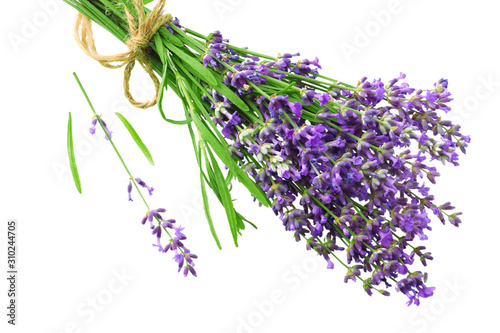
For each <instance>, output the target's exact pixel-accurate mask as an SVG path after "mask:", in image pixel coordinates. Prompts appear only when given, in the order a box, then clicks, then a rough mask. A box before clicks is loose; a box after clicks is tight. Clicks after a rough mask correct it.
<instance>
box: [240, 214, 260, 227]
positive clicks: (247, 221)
mask: <svg viewBox="0 0 500 333" xmlns="http://www.w3.org/2000/svg"><path fill="white" fill-rule="evenodd" d="M236 215H238V217H239V218H241V219H242V220H243V221H245V222H246V223H248V224H250V225H251V226H252V227H254V228H255V229H258V228H257V226H256V225H255V224H253V223H252V222H250V221H249V220H247V219H246V218H245V217H244V216H243V215H241V214H240V213H238V212H236Z"/></svg>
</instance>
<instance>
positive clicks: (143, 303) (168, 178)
mask: <svg viewBox="0 0 500 333" xmlns="http://www.w3.org/2000/svg"><path fill="white" fill-rule="evenodd" d="M167 8H168V11H170V12H171V13H173V14H174V15H176V16H178V17H179V18H180V19H181V23H182V24H183V25H186V26H188V27H191V28H193V29H194V30H197V31H200V32H203V33H208V32H211V31H213V30H215V29H220V30H222V32H223V33H224V35H225V36H226V37H228V38H230V39H231V42H232V43H234V44H236V45H241V46H249V47H250V48H251V49H253V50H256V51H261V52H263V53H268V54H271V55H276V54H277V53H278V52H296V51H300V52H301V53H302V55H303V56H304V57H310V58H313V57H314V56H318V57H319V58H320V60H321V64H322V65H323V68H324V70H323V73H324V74H326V75H329V76H332V77H334V78H337V79H341V80H343V81H346V82H350V83H356V82H357V80H358V79H359V78H361V77H362V76H364V75H366V76H368V77H369V78H374V79H377V78H379V77H380V78H382V79H383V80H384V81H388V80H390V79H391V78H393V77H395V76H397V75H398V74H399V72H400V71H403V72H404V73H406V74H407V82H409V83H410V84H411V85H412V86H413V87H417V88H431V87H432V84H433V83H434V82H436V81H437V80H438V79H440V78H441V77H445V78H448V79H449V82H450V85H449V89H450V90H451V92H452V93H453V96H454V98H455V101H454V102H453V103H452V107H453V108H454V111H453V112H452V113H450V114H449V116H450V117H451V118H453V120H454V121H458V122H460V124H462V125H463V131H464V132H465V133H468V134H470V135H471V136H472V143H471V146H470V149H469V151H468V154H467V155H466V156H462V159H461V166H460V167H458V168H453V167H446V168H441V172H442V177H441V178H440V179H439V181H438V184H437V186H434V187H433V189H432V192H433V193H434V194H435V195H436V197H437V200H438V201H439V202H446V201H451V202H452V203H453V204H455V205H456V206H457V207H458V209H460V210H462V211H463V212H464V215H463V225H462V226H461V227H460V228H458V229H457V228H455V227H453V226H451V225H446V226H443V225H441V224H440V223H439V222H438V221H434V224H433V227H434V230H433V231H432V233H431V235H430V236H431V237H430V240H428V241H427V242H426V243H425V245H426V246H427V247H428V249H430V250H431V251H432V253H433V255H434V257H435V260H434V261H433V262H431V263H430V265H429V266H428V268H427V271H428V272H429V285H434V286H436V287H437V288H438V289H437V290H436V294H435V296H434V297H433V298H431V299H427V300H424V301H423V302H422V305H421V306H420V307H418V308H417V307H409V308H407V307H406V305H405V302H406V299H405V297H404V296H403V295H400V294H397V293H396V292H394V293H393V296H392V297H390V298H386V297H382V296H380V295H374V296H372V297H368V296H367V295H365V293H364V291H363V290H362V286H361V284H360V283H352V282H351V283H349V284H347V285H346V284H344V283H343V281H342V280H343V275H344V274H345V271H344V270H343V268H342V267H341V265H339V264H337V265H336V269H335V270H334V271H330V270H328V271H327V270H326V264H325V263H324V262H323V261H322V260H319V259H316V257H315V256H314V255H313V254H312V253H308V252H307V251H306V250H305V247H304V244H302V243H299V244H297V243H295V242H294V241H293V239H292V235H291V234H290V233H286V232H285V231H284V230H283V227H282V226H281V223H280V222H279V220H278V219H277V218H276V217H275V216H274V215H273V214H272V212H271V211H270V210H266V209H257V205H256V204H254V203H252V201H251V199H250V198H249V195H248V194H247V193H245V191H243V190H241V189H240V188H237V189H236V197H237V199H238V200H237V203H236V205H237V207H238V208H239V209H240V211H241V212H242V213H243V214H244V215H245V216H247V217H248V218H249V219H250V220H252V221H254V222H255V223H256V224H257V225H258V226H259V230H250V229H247V231H245V232H244V236H243V237H242V238H241V239H240V247H239V248H235V247H234V246H233V245H232V241H231V237H230V233H229V231H228V227H227V222H226V220H225V216H224V213H223V211H222V209H220V207H219V205H218V203H217V202H215V201H214V200H212V207H213V211H212V213H213V217H214V220H216V227H217V230H218V233H219V236H220V237H221V240H222V243H223V251H219V250H217V248H216V246H215V243H214V241H213V240H212V239H211V235H210V232H209V229H208V226H207V224H206V222H205V219H204V216H203V212H202V209H201V205H200V197H199V184H198V181H199V179H198V173H197V168H196V163H195V160H194V157H193V153H192V148H191V144H190V142H189V135H188V132H187V129H186V128H184V127H176V126H174V125H170V124H167V123H165V122H162V120H161V118H160V115H159V113H158V111H157V109H156V108H152V109H149V110H146V111H144V110H136V109H133V108H131V107H129V106H128V105H127V103H126V102H125V101H124V98H123V93H122V85H121V81H122V70H110V69H106V68H104V67H102V66H100V65H99V64H98V63H96V62H95V61H93V60H91V59H89V58H87V57H86V56H84V55H83V54H82V52H81V50H80V49H79V48H78V46H77V45H76V43H75V42H74V40H73V36H72V27H73V21H74V17H75V11H74V10H73V9H72V8H70V7H69V6H67V5H66V4H63V3H62V1H56V0H40V1H33V0H29V1H9V2H7V4H4V6H3V9H2V11H1V12H0V26H1V37H2V38H1V40H0V43H1V50H2V52H1V53H0V57H1V61H0V66H1V67H2V76H1V78H2V79H1V80H0V85H1V89H0V94H1V96H2V108H1V109H2V116H1V122H0V139H1V140H0V156H1V162H0V171H1V182H0V184H1V185H0V188H1V190H0V207H1V208H0V221H2V222H1V224H0V228H1V229H0V232H1V234H0V236H1V242H2V244H1V254H0V258H1V260H0V261H1V263H2V264H1V265H0V267H1V270H2V271H3V272H5V271H6V266H5V262H6V254H5V244H6V239H5V230H6V221H7V219H10V218H16V219H17V220H18V221H19V239H18V241H19V247H18V249H19V253H18V258H19V272H20V275H19V284H18V288H19V296H18V303H19V309H18V326H16V327H15V328H13V327H11V326H10V325H7V324H6V319H7V317H6V316H5V313H6V311H7V310H6V309H5V307H6V304H7V303H6V302H7V296H6V292H7V285H6V280H5V278H2V279H1V281H2V283H0V305H1V306H0V307H1V309H2V310H0V318H1V319H0V321H1V322H2V323H1V324H0V325H2V326H1V327H7V328H8V332H15V331H18V332H42V333H49V332H50V333H56V332H57V333H62V332H96V333H99V332H110V331H118V332H120V331H121V332H138V331H141V332H142V331H149V330H154V331H173V332H176V331H180V330H182V331H183V332H228V333H229V332H244V333H251V332H259V333H260V332H262V333H264V332H281V331H285V332H303V331H305V330H308V331H322V332H330V331H334V330H335V331H350V332H358V331H361V329H363V330H366V329H369V330H370V331H371V332H394V333H404V332H407V333H413V332H424V331H425V332H441V331H443V330H446V331H454V332H469V331H473V330H474V331H476V330H477V331H482V330H486V331H488V332H492V331H495V329H493V328H492V329H488V327H492V325H494V326H493V327H498V326H497V324H496V321H495V316H496V315H498V310H499V306H498V297H499V296H500V292H499V289H498V280H497V278H498V273H499V268H498V264H497V259H496V258H497V254H498V251H497V245H496V243H497V239H498V234H499V231H500V227H499V218H498V217H497V216H496V213H497V210H496V208H497V207H498V194H497V193H498V192H497V191H498V186H499V185H500V184H499V181H498V174H497V172H498V171H497V169H498V161H499V159H498V155H497V154H498V153H497V150H498V148H497V147H498V135H497V133H498V126H499V125H498V124H499V120H500V116H499V112H498V107H497V105H498V103H500V68H499V65H498V59H500V52H499V48H498V33H499V32H500V29H499V28H500V23H499V21H498V17H497V16H498V11H499V9H500V8H499V6H498V4H497V2H495V1H486V0H478V1H473V2H470V1H431V0H414V1H404V0H401V1H395V2H394V1H393V2H391V1H389V0H376V1H374V0H370V1H368V0H365V1H342V2H341V1H318V0H309V1H306V2H304V1H295V0H289V1H261V0H256V1H237V0H232V1H230V0H221V1H212V0H208V1H207V0H190V1H174V0H171V1H169V2H168V5H167ZM389 10H391V11H392V12H390V11H389ZM381 12H382V13H383V12H385V13H387V12H389V13H390V14H389V16H387V15H386V16H384V17H382V18H383V19H384V20H382V21H377V19H376V17H379V20H380V15H376V13H381ZM32 25H34V26H32ZM30 26H31V29H30ZM95 30H96V40H97V45H98V49H99V51H100V52H102V53H103V54H111V53H118V52H122V51H123V50H124V46H123V45H122V44H120V43H119V42H117V41H115V40H114V39H113V37H112V36H111V35H109V34H108V33H107V32H104V31H103V30H101V29H97V28H96V29H95ZM363 31H364V32H363ZM366 33H368V37H366V38H364V39H363V38H362V36H361V34H366ZM347 45H350V47H351V50H352V49H353V48H356V50H355V51H356V53H354V54H351V55H349V54H346V53H345V52H343V51H342V50H343V49H342V48H344V49H345V48H346V47H347ZM73 71H75V72H77V73H78V74H79V76H80V78H81V80H82V82H83V84H84V86H85V87H86V88H87V91H88V93H89V95H90V97H91V99H92V101H93V103H94V106H95V107H96V109H97V110H98V112H100V113H102V115H103V118H104V119H105V120H107V121H108V123H109V124H111V127H112V128H113V130H114V132H115V134H114V138H115V139H116V144H117V146H118V148H119V149H120V151H121V152H122V155H123V156H124V158H125V160H126V161H127V163H128V164H129V167H130V169H131V170H132V172H133V173H134V175H136V176H140V177H142V178H143V179H144V180H145V181H146V182H148V183H149V184H151V185H153V186H154V187H155V188H156V190H155V195H154V196H153V197H151V198H148V199H149V200H150V203H151V205H152V206H164V207H166V208H167V209H168V210H169V211H168V213H167V215H168V216H169V217H172V218H176V219H177V220H178V221H179V222H180V223H182V224H183V225H185V226H186V230H185V232H186V234H187V236H188V240H187V242H186V243H187V245H188V247H189V248H191V250H192V251H193V252H195V253H197V254H198V255H199V257H200V258H199V260H198V261H197V265H196V268H197V271H198V273H199V277H198V278H192V277H190V278H187V279H186V278H184V277H182V275H181V274H178V273H177V270H176V265H175V263H174V262H173V261H172V259H171V255H170V254H166V255H164V254H160V253H158V252H157V251H156V250H155V249H154V248H153V247H152V246H151V244H152V242H153V241H154V238H153V236H151V234H150V231H149V229H148V227H147V226H142V225H141V224H140V220H141V216H142V215H143V214H144V213H145V209H144V206H143V205H142V204H141V202H140V201H139V200H138V196H137V193H135V194H134V197H135V199H136V200H135V202H134V203H130V202H127V197H126V196H127V195H126V186H127V175H126V174H125V172H124V170H123V168H122V166H121V164H120V163H119V161H118V159H117V157H116V156H115V155H114V153H113V151H112V150H111V147H110V145H109V144H108V143H107V142H106V141H104V140H102V134H101V133H99V132H98V135H96V136H95V137H90V136H89V135H88V127H89V124H90V121H91V118H92V116H91V112H90V110H89V108H88V106H87V104H86V102H85V100H84V99H83V97H82V94H81V92H80V90H79V89H78V87H77V85H76V83H75V81H74V79H73V77H72V72H73ZM488 81H489V82H490V83H487V82H488ZM132 86H133V89H132V90H133V92H134V93H135V95H136V96H137V98H139V99H145V98H148V97H149V96H150V95H151V94H152V89H151V85H150V83H149V81H148V80H147V77H146V76H145V75H144V74H143V73H142V72H141V71H140V70H137V71H136V72H134V81H133V83H132ZM165 110H167V114H168V116H171V117H172V118H177V119H180V118H181V116H182V111H181V105H180V103H179V100H178V98H177V97H176V96H174V95H172V94H170V93H169V94H167V96H166V100H165ZM68 111H71V112H72V114H73V129H74V133H75V134H74V140H75V146H76V149H77V152H78V153H79V155H80V158H79V160H78V166H79V170H80V176H81V180H82V184H83V195H79V194H78V193H77V191H76V190H75V187H74V184H73V182H72V179H71V176H70V174H69V171H68V170H69V169H67V153H66V124H67V118H68ZM117 111H119V112H121V113H123V114H124V115H125V116H126V117H127V118H128V119H129V120H130V121H131V122H132V124H133V125H134V126H135V128H136V130H137V131H138V132H139V133H140V135H141V136H142V138H143V140H144V142H145V143H146V144H147V145H148V147H149V149H150V151H151V152H152V154H153V157H154V159H155V162H156V166H155V167H152V166H150V165H149V164H148V163H147V161H146V160H145V159H144V157H143V156H142V155H141V153H140V151H139V150H138V149H137V147H136V146H135V145H134V144H133V141H132V140H131V139H130V137H129V135H128V134H127V133H126V131H125V129H124V128H123V126H122V125H121V124H120V123H119V121H118V120H117V118H116V117H115V116H114V112H117ZM299 270H300V271H299ZM3 274H4V273H2V276H4V275H3ZM123 274H125V275H126V280H123V281H122V280H116V275H123ZM120 281H121V282H120ZM274 295H281V297H280V298H279V299H275V297H274ZM92 299H97V301H96V302H97V306H96V308H95V309H93V308H92V307H91V306H90V303H89V302H92ZM270 302H274V303H270ZM270 304H272V305H270ZM1 330H2V331H4V328H2V329H1Z"/></svg>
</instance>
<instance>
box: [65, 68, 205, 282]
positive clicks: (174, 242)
mask: <svg viewBox="0 0 500 333" xmlns="http://www.w3.org/2000/svg"><path fill="white" fill-rule="evenodd" d="M73 75H74V77H75V79H76V81H77V83H78V85H79V86H80V89H81V90H82V93H83V94H84V96H85V98H86V100H87V102H88V104H89V106H90V108H91V110H92V112H93V113H94V116H95V118H94V119H95V123H94V121H92V125H93V127H94V129H95V126H96V125H97V123H99V124H100V126H101V128H102V130H103V132H104V133H105V135H106V138H107V139H108V140H109V142H110V143H111V146H112V147H113V149H114V151H115V153H116V154H117V156H118V158H119V159H120V161H121V162H122V165H123V167H124V168H125V170H126V172H127V174H128V175H129V177H130V182H129V185H128V186H127V192H128V196H129V201H132V197H131V192H132V185H133V186H134V187H135V188H136V190H137V192H139V195H140V197H141V199H142V201H143V202H144V204H145V205H146V207H147V209H148V213H147V214H146V216H145V218H143V220H142V224H145V222H146V221H149V222H150V226H151V229H152V230H153V231H152V234H153V235H155V236H156V240H157V243H156V244H153V246H155V247H158V249H159V251H160V252H163V253H166V252H167V251H168V250H169V249H170V250H172V251H174V253H175V254H174V259H175V260H176V262H177V263H178V264H179V271H180V270H181V269H182V267H184V276H187V274H188V273H189V272H190V273H191V274H192V275H193V276H197V274H196V271H195V270H194V267H193V266H194V263H193V259H196V258H198V257H197V256H196V255H195V254H191V252H190V251H189V249H187V248H186V247H185V246H184V244H183V243H181V241H180V240H181V238H182V240H185V239H186V236H185V235H184V234H181V233H180V230H182V229H183V228H181V227H179V228H176V227H174V226H173V224H174V223H175V220H172V219H164V218H163V217H162V215H161V213H165V212H166V209H164V208H158V209H153V210H151V209H150V206H149V205H148V203H147V201H146V199H145V198H144V196H143V195H142V193H141V191H140V190H139V187H138V184H139V185H140V186H142V187H145V188H146V189H147V190H148V191H149V195H152V192H153V190H154V189H153V188H152V187H148V186H147V185H146V183H144V182H143V181H142V180H141V179H140V178H135V179H134V178H133V177H132V174H131V173H130V170H129V169H128V167H127V165H126V164H125V161H124V160H123V158H122V156H121V155H120V153H119V152H118V149H117V148H116V145H115V143H114V142H113V140H112V138H111V132H110V131H109V130H108V129H107V127H106V124H105V123H104V121H103V120H102V119H101V117H100V116H98V115H97V113H96V111H95V110H94V107H93V105H92V103H91V102H90V99H89V97H88V95H87V93H86V91H85V89H84V88H83V86H82V84H81V82H80V80H79V78H78V76H77V75H76V73H73ZM94 133H95V130H94ZM92 134H93V133H92ZM153 221H155V222H156V224H157V225H156V227H155V226H154V223H153ZM167 228H169V229H174V230H175V237H172V236H171V234H170V232H169V231H168V230H167ZM162 230H163V231H164V232H165V233H166V235H167V236H168V238H169V244H168V245H167V246H166V247H165V248H162V246H161V243H160V239H161V236H162V234H163V233H162ZM179 235H182V237H179ZM179 255H182V256H183V258H188V259H186V260H182V261H180V262H179V261H178V260H177V259H176V258H177V257H178V256H179Z"/></svg>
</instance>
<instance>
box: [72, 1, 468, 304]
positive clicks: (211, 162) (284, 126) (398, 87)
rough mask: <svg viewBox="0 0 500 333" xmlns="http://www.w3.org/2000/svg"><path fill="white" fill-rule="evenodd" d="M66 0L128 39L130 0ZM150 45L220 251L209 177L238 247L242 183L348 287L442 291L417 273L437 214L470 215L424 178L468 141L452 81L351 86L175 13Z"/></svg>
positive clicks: (432, 178) (453, 159)
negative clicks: (456, 119) (180, 106)
mask: <svg viewBox="0 0 500 333" xmlns="http://www.w3.org/2000/svg"><path fill="white" fill-rule="evenodd" d="M65 1H66V2H68V3H69V4H71V5H72V6H73V7H75V8H76V9H77V10H79V11H80V12H81V13H83V14H85V15H87V16H88V17H89V18H90V19H92V20H93V21H95V22H97V23H98V24H100V25H101V26H103V27H104V28H106V29H108V30H109V31H110V32H111V33H113V34H114V35H115V36H116V37H117V38H119V39H120V40H122V41H123V42H126V40H127V28H126V21H125V20H124V17H123V15H122V14H121V13H122V12H123V8H124V6H127V8H128V9H129V10H130V11H132V12H133V10H134V8H132V7H130V5H129V4H127V2H124V1H104V0H103V1H92V2H90V3H88V2H83V1H76V0H74V1H70V0H65ZM144 11H145V12H146V13H147V12H148V9H147V8H144ZM103 13H105V14H106V15H102V14H103ZM147 54H148V56H149V58H148V59H149V61H150V64H151V66H152V67H153V68H154V69H155V71H156V72H157V73H159V74H162V76H163V80H162V85H161V87H162V89H163V88H165V89H166V88H167V87H169V88H171V89H172V90H173V91H174V92H175V93H176V94H177V95H178V96H179V97H180V98H181V99H182V101H183V103H184V107H185V115H186V121H184V122H179V121H172V120H170V119H166V118H165V115H164V114H163V112H162V109H161V100H160V101H159V102H160V103H159V107H160V112H161V115H162V116H163V118H164V119H165V120H167V121H169V122H174V123H178V124H187V126H188V128H189V132H190V134H191V137H192V143H193V148H194V151H195V154H196V158H197V162H198V164H199V167H200V180H201V184H202V194H203V197H204V204H205V212H206V216H207V220H208V222H209V226H210V229H211V232H212V235H213V237H214V239H215V241H216V242H217V244H218V245H219V247H220V242H219V240H218V237H217V234H216V232H215V229H214V227H213V224H212V221H211V218H210V214H209V209H208V201H207V199H206V189H205V184H206V185H208V186H209V187H210V188H211V189H212V190H213V191H214V193H215V195H216V197H217V198H218V199H219V201H220V202H221V203H222V204H223V206H224V208H225V209H226V213H227V217H228V221H229V225H230V229H231V232H232V235H233V239H234V242H235V244H236V245H237V239H238V235H240V234H241V230H242V229H244V228H245V222H246V223H250V222H249V221H248V220H246V219H245V218H244V217H243V216H241V215H240V214H239V213H238V212H236V211H235V209H234V207H233V205H232V200H231V194H230V191H229V188H230V183H231V181H232V179H234V178H236V179H238V180H239V181H240V182H241V183H242V184H243V185H244V186H245V187H246V188H247V189H248V190H249V191H250V193H251V195H253V197H254V199H255V200H257V201H258V202H259V203H260V204H261V205H263V206H266V207H270V208H271V209H272V210H273V212H274V213H275V214H276V215H277V216H278V217H279V218H280V220H281V222H282V223H283V225H284V227H285V229H286V230H287V231H290V232H292V234H293V237H294V238H295V240H296V241H303V242H305V245H306V248H307V250H313V251H315V252H316V253H317V254H318V255H320V256H322V257H324V259H325V261H326V266H327V268H329V269H333V268H334V261H337V262H339V263H340V264H341V265H342V266H344V268H345V269H346V271H347V273H346V277H345V282H347V281H349V280H353V281H356V280H357V279H359V280H361V281H362V285H363V288H364V290H365V291H366V292H367V293H368V294H369V295H371V294H372V292H373V291H377V292H379V293H381V294H383V295H389V292H388V291H387V289H388V288H390V287H391V286H394V287H395V289H396V290H397V291H400V292H401V293H403V294H405V295H406V296H407V297H408V299H409V300H408V305H410V304H416V305H418V304H419V303H420V301H419V299H420V298H426V297H429V296H431V295H432V294H433V290H434V288H433V287H428V286H426V281H427V274H426V273H423V272H421V271H420V270H418V268H415V269H413V268H412V267H413V264H414V263H415V262H416V261H420V263H421V264H422V265H423V266H426V265H427V261H428V260H432V255H431V253H430V252H427V251H426V248H425V247H424V246H417V245H412V243H414V242H415V241H425V240H426V239H427V238H428V231H430V230H431V229H432V228H431V217H432V216H433V215H435V216H436V217H437V219H439V220H440V221H441V222H442V223H446V220H448V222H449V223H451V224H452V225H454V226H458V225H459V224H460V223H461V221H460V218H459V215H460V213H457V212H452V211H453V210H454V207H453V206H452V205H451V204H450V203H444V204H441V205H440V204H438V203H436V202H435V200H434V196H433V195H431V194H430V192H429V191H430V188H429V187H427V186H428V183H427V182H430V183H432V184H435V182H436V178H437V177H438V176H439V172H438V171H437V168H436V167H435V166H434V165H433V161H434V160H437V161H440V162H442V163H443V164H447V163H451V164H453V165H458V156H459V155H458V153H459V152H460V151H461V152H463V153H465V151H466V148H467V145H468V143H469V142H470V138H469V137H468V136H465V135H462V134H461V133H460V126H459V125H456V124H452V123H451V122H450V121H448V120H445V119H444V118H443V117H444V116H445V115H446V113H447V112H449V111H450V108H449V106H448V103H449V102H450V101H451V100H452V99H451V97H450V92H449V91H448V81H447V80H445V79H441V80H439V81H438V82H436V83H435V84H434V86H433V87H432V88H430V89H426V90H423V89H414V88H411V87H410V86H409V84H408V83H406V82H404V79H405V75H404V74H400V75H399V76H398V77H396V78H395V79H393V80H390V81H388V82H385V83H384V82H382V81H381V80H380V79H378V80H369V79H368V78H366V77H364V78H362V79H361V80H360V81H359V82H358V83H357V84H356V85H350V84H347V83H344V82H341V81H338V80H335V79H331V78H328V77H326V76H323V75H321V74H320V70H321V69H322V68H321V66H320V64H319V61H318V59H317V58H315V59H314V60H310V59H304V58H301V57H300V54H299V53H295V54H290V53H285V54H280V55H278V56H277V57H270V56H266V55H263V54H259V53H256V52H252V51H250V50H248V49H246V48H240V47H236V46H234V45H232V44H230V43H229V41H228V40H227V39H224V37H223V36H222V34H221V33H220V32H219V31H216V32H214V33H211V34H209V35H208V36H205V35H202V34H199V33H197V32H195V31H193V30H191V29H188V28H186V27H182V26H181V25H180V22H179V20H178V19H176V20H174V21H173V22H170V23H168V24H166V25H165V27H164V28H161V29H160V30H159V32H158V33H157V34H156V35H155V37H154V41H152V42H151V45H150V46H149V47H148V49H147ZM193 125H194V126H193ZM216 156H217V157H218V158H219V159H220V160H221V161H222V162H223V163H224V164H225V166H226V167H227V169H228V172H227V175H224V174H223V172H222V171H221V169H220V168H219V165H218V161H217V158H216Z"/></svg>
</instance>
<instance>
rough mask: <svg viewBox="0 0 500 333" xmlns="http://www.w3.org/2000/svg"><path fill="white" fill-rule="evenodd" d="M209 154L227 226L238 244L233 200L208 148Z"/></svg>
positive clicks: (236, 220)
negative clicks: (227, 222)
mask: <svg viewBox="0 0 500 333" xmlns="http://www.w3.org/2000/svg"><path fill="white" fill-rule="evenodd" d="M206 150H207V151H208V154H209V155H210V160H211V164H212V167H213V170H214V176H215V180H216V182H217V187H218V189H219V193H220V195H221V199H222V205H223V206H224V209H225V210H226V215H227V219H228V221H229V227H230V229H231V234H232V235H233V240H234V244H235V245H236V246H238V219H237V218H236V212H235V211H234V206H233V200H232V199H231V194H230V193H229V190H228V188H227V186H226V182H225V180H224V175H223V174H222V171H221V169H220V167H219V164H218V162H217V160H216V159H215V156H214V155H213V153H212V151H211V150H210V148H208V147H207V149H206Z"/></svg>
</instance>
